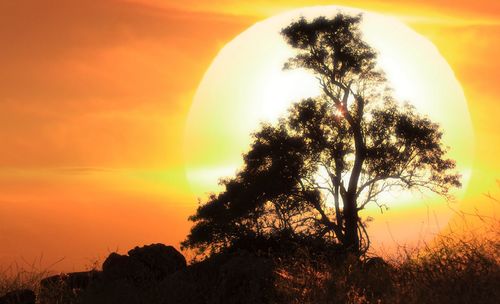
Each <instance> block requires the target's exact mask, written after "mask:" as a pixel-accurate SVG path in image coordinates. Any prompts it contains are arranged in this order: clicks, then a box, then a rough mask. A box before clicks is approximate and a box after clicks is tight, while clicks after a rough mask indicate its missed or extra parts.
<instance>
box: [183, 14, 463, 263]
mask: <svg viewBox="0 0 500 304" xmlns="http://www.w3.org/2000/svg"><path fill="white" fill-rule="evenodd" d="M360 21H361V15H357V16H351V15H345V14H341V13H339V14H337V15H336V16H335V17H334V18H332V19H327V18H325V17H319V18H316V19H314V20H313V21H311V22H309V21H307V20H305V19H303V18H302V19H300V20H298V21H296V22H293V23H291V24H290V25H289V26H287V27H286V28H284V29H283V30H282V32H281V33H282V35H283V37H284V39H285V40H286V42H287V43H288V44H289V45H290V46H292V47H293V48H294V49H295V50H296V51H297V55H296V56H295V57H293V58H290V59H289V60H288V62H287V63H286V64H285V68H286V69H292V68H303V69H306V70H309V71H311V72H312V73H313V74H314V75H315V76H316V78H317V79H318V81H319V84H320V87H321V89H322V94H321V95H320V96H319V97H317V98H308V99H305V100H302V101H301V102H299V103H297V104H295V105H293V106H292V107H291V109H290V110H289V112H288V115H287V116H286V117H284V118H282V119H281V120H280V121H279V122H278V123H277V124H276V125H269V124H264V125H263V126H262V127H261V129H260V130H258V131H257V132H256V133H255V134H253V143H252V145H251V148H250V150H249V152H248V153H246V154H245V155H244V167H243V168H242V169H241V170H240V171H239V172H238V173H237V174H236V176H235V177H233V178H230V179H226V180H224V181H222V183H223V185H224V186H225V190H224V191H223V192H221V193H219V194H212V195H211V196H210V197H209V199H208V201H207V202H206V203H205V204H204V205H201V206H200V207H199V208H198V210H197V212H196V214H195V215H193V216H191V217H190V220H191V221H193V222H195V225H194V226H193V227H192V229H191V232H190V234H189V235H188V237H187V239H186V240H185V241H184V242H183V246H184V247H188V248H197V249H199V250H202V251H204V250H207V249H209V250H211V251H212V252H217V251H219V250H221V249H224V248H228V247H231V246H236V244H238V242H239V241H240V240H242V239H245V238H248V237H251V238H253V239H255V238H258V237H267V238H268V239H269V238H272V237H277V236H284V235H286V236H288V237H292V238H295V239H301V240H304V239H308V240H322V241H324V242H330V243H333V244H338V245H339V246H340V247H341V248H343V250H346V251H350V252H353V253H355V254H360V253H363V252H364V251H366V250H367V248H368V247H369V237H368V235H367V233H366V229H365V224H364V223H363V222H362V220H361V218H360V217H359V215H358V213H359V211H360V210H362V209H363V208H364V207H365V206H366V205H367V204H368V203H370V202H372V203H376V204H378V205H379V206H383V204H382V203H383V202H379V200H378V198H379V194H381V193H382V192H384V191H388V190H397V189H428V190H430V191H433V192H435V193H438V194H440V195H443V196H445V197H448V196H449V193H448V190H449V189H450V188H451V187H459V186H460V181H459V178H460V176H459V175H458V174H457V173H455V172H454V171H453V169H454V168H455V162H454V161H453V160H450V159H447V158H446V156H445V154H446V148H445V147H444V146H443V144H442V143H441V137H442V133H441V131H440V130H439V126H438V125H437V124H435V123H433V122H432V121H430V120H429V119H428V118H426V117H425V116H422V115H420V114H418V113H417V112H416V111H415V109H414V108H413V107H411V106H410V105H400V104H398V103H397V102H396V101H395V100H394V98H393V96H392V91H391V90H390V89H389V87H388V84H387V81H386V79H385V77H384V74H383V72H382V71H380V70H379V69H378V68H377V66H376V63H377V62H376V52H375V51H374V50H373V49H372V48H371V47H370V46H369V45H368V44H367V43H365V42H364V41H363V40H362V36H361V32H360V30H359V24H360Z"/></svg>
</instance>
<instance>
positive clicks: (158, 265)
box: [102, 244, 186, 281]
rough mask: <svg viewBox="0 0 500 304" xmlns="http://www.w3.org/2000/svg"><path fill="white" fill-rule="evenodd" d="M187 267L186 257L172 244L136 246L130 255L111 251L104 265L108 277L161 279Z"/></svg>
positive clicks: (145, 279) (142, 279)
mask: <svg viewBox="0 0 500 304" xmlns="http://www.w3.org/2000/svg"><path fill="white" fill-rule="evenodd" d="M184 268H186V259H185V258H184V256H183V255H182V254H181V253H180V252H178V251H177V250H176V249H175V248H174V247H172V246H165V245H163V244H152V245H148V246H144V247H135V248H134V249H132V250H130V251H129V252H128V256H126V255H120V254H118V253H111V254H110V255H109V256H108V258H107V259H106V260H105V261H104V263H103V265H102V270H103V274H104V276H105V277H106V278H107V279H132V280H134V281H147V280H161V279H163V278H165V277H166V276H168V275H170V274H172V273H174V272H176V271H178V270H181V269H184Z"/></svg>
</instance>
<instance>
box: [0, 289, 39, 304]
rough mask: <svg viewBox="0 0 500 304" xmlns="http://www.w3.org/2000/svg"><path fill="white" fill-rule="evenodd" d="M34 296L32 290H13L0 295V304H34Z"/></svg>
mask: <svg viewBox="0 0 500 304" xmlns="http://www.w3.org/2000/svg"><path fill="white" fill-rule="evenodd" d="M35 301H36V296H35V293H34V292H33V290H29V289H20V290H14V291H11V292H9V293H7V294H6V295H4V296H3V297H0V304H35Z"/></svg>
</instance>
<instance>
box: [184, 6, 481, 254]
mask: <svg viewBox="0 0 500 304" xmlns="http://www.w3.org/2000/svg"><path fill="white" fill-rule="evenodd" d="M339 11H342V12H344V13H349V14H351V13H352V14H358V13H362V14H363V21H362V24H361V30H362V32H363V36H364V39H365V41H366V42H367V43H369V44H370V45H371V46H372V47H373V48H374V49H376V50H377V52H378V64H379V67H380V68H381V69H382V70H383V71H384V72H385V74H386V76H387V78H388V80H389V83H390V84H391V86H392V88H393V90H394V94H395V96H396V97H397V98H398V100H399V101H400V102H402V103H404V102H408V103H410V104H412V105H414V106H415V108H416V110H417V111H418V112H420V113H423V114H425V115H427V116H428V117H429V118H430V119H431V120H433V121H435V122H437V123H439V124H440V125H441V128H442V130H443V131H444V135H443V142H444V143H445V144H446V145H447V146H449V147H450V152H449V157H450V158H452V159H455V160H456V161H457V167H458V169H459V171H460V172H461V173H462V183H463V185H464V187H463V188H462V189H461V190H460V191H458V192H456V193H455V196H456V197H457V198H460V197H461V196H462V195H463V193H464V191H465V188H466V185H467V182H468V179H469V177H470V174H471V168H472V161H473V159H472V155H473V131H472V123H471V119H470V116H469V111H468V108H467V102H466V100H465V97H464V94H463V91H462V88H461V86H460V84H459V82H458V81H457V79H456V77H455V76H454V73H453V71H452V69H451V68H450V66H449V65H448V63H447V62H446V60H445V59H444V58H443V57H442V56H441V55H440V53H439V51H438V50H437V49H436V47H435V46H434V45H433V44H432V43H431V42H430V41H428V40H427V39H426V38H425V37H423V36H421V35H419V34H418V33H416V32H415V31H413V30H412V29H411V28H409V27H408V26H406V25H405V24H403V23H402V22H400V21H398V20H397V19H395V18H392V17H389V16H384V15H380V14H374V13H370V12H366V11H361V10H358V9H353V8H347V7H338V6H321V7H309V8H303V9H298V10H294V11H291V12H287V13H284V14H280V15H278V16H274V17H271V18H269V19H266V20H264V21H261V22H258V23H256V24H255V25H253V26H252V27H250V28H249V29H247V30H246V31H244V32H243V33H241V34H240V35H238V36H237V37H236V38H234V39H233V40H232V41H230V42H229V43H228V44H227V45H226V46H225V47H224V48H223V49H222V50H221V51H220V52H219V54H218V55H217V57H216V58H215V59H214V60H213V62H212V64H211V65H210V67H209V68H208V70H207V71H206V73H205V75H204V77H203V79H202V81H201V83H200V85H199V87H198V89H197V92H196V94H195V97H194V100H193V104H192V106H191V109H190V112H189V117H188V120H187V124H186V130H185V141H184V155H185V163H186V174H187V178H188V180H189V183H190V185H191V188H192V192H193V193H194V195H196V196H197V197H201V198H203V197H206V194H207V193H210V192H217V191H220V190H221V188H220V187H219V186H218V181H219V179H221V178H224V177H230V176H233V175H234V173H235V172H236V170H237V169H238V168H240V167H241V165H242V164H243V161H242V154H243V153H244V152H245V151H246V150H247V149H248V147H249V145H250V142H251V134H252V132H254V131H256V130H257V129H258V127H259V125H260V124H261V123H263V122H268V123H273V122H276V120H277V119H279V117H280V116H282V115H284V114H285V113H286V110H287V108H288V107H289V106H290V105H291V104H292V103H293V102H297V101H299V100H301V99H302V98H305V97H312V96H316V95H319V94H320V89H319V85H318V82H317V80H316V79H315V78H314V76H313V75H311V74H309V73H308V72H306V71H304V70H291V71H290V70H286V71H284V70H283V65H284V63H285V62H286V60H287V59H288V58H289V57H292V56H293V54H294V51H293V50H292V49H291V48H290V47H289V46H288V45H287V44H286V43H285V41H284V40H283V38H282V37H281V35H280V31H281V29H282V28H283V27H285V26H287V25H288V24H289V23H290V22H292V21H293V20H296V19H298V18H300V17H305V18H307V19H310V18H314V17H318V16H327V17H329V16H334V15H335V14H337V13H338V12H339ZM384 201H385V202H387V205H389V206H391V207H393V208H392V209H393V210H391V211H390V212H385V213H383V214H381V213H380V211H379V209H378V207H377V206H372V207H371V208H369V209H368V210H367V211H365V212H364V213H362V216H365V217H367V216H370V217H373V218H375V221H373V224H371V225H370V230H372V235H374V237H373V238H374V239H379V242H378V243H379V244H384V241H385V245H386V246H387V243H388V241H389V242H394V241H395V242H397V243H398V244H401V243H404V242H405V241H407V240H410V239H411V240H416V239H423V240H425V239H426V238H427V235H432V234H434V233H436V232H438V231H439V229H441V228H443V227H444V225H445V224H446V222H447V221H448V219H449V217H450V216H451V211H450V210H449V209H447V205H446V204H445V203H444V202H443V200H442V199H439V198H437V197H435V196H432V195H426V194H423V195H422V194H418V193H410V192H396V193H393V192H390V193H387V194H385V196H384ZM401 225H403V226H404V227H405V229H404V230H401V229H400V227H403V226H401Z"/></svg>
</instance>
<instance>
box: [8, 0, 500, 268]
mask: <svg viewBox="0 0 500 304" xmlns="http://www.w3.org/2000/svg"><path fill="white" fill-rule="evenodd" d="M267 2H268V1H228V0H227V1H216V2H214V1H210V2H208V1H194V0H189V1H182V2H181V1H160V0H151V1H148V0H137V1H103V0H85V1H83V0H82V1H76V0H75V1H62V0H61V1H55V0H50V1H48V0H44V1H40V0H16V1H1V2H0V15H1V16H0V45H1V48H0V67H1V68H0V147H1V149H0V244H1V246H0V268H2V267H5V266H6V265H9V264H10V263H12V262H13V261H18V262H19V263H21V264H22V263H24V262H22V261H23V260H24V261H26V262H29V263H32V262H33V261H35V260H36V259H37V258H38V259H40V258H41V259H42V264H43V267H46V266H47V265H50V264H51V263H54V262H56V261H58V260H59V259H61V258H64V260H63V261H62V262H59V263H58V264H57V265H56V266H53V267H52V268H54V269H65V270H69V269H81V268H82V267H83V266H84V265H86V264H90V263H91V261H93V260H95V259H102V258H103V257H105V256H106V255H107V253H109V252H110V251H112V250H116V249H119V250H122V251H123V250H127V249H129V248H130V247H133V246H135V245H141V244H145V243H151V242H164V243H170V244H174V245H176V246H178V243H179V241H180V240H181V239H183V238H184V236H185V235H186V233H187V232H188V229H189V225H190V224H189V223H188V222H187V220H186V218H187V216H188V215H189V214H191V213H193V212H194V210H195V208H196V204H197V203H196V198H195V197H193V196H192V195H191V193H190V192H189V188H188V185H187V182H186V179H185V175H184V167H183V166H184V163H183V157H182V140H183V137H182V136H183V130H184V123H185V119H186V117H187V114H188V111H189V106H190V103H191V100H192V97H193V95H194V92H195V90H196V88H197V85H198V83H199V81H200V80H201V78H202V76H203V73H204V71H205V70H206V68H207V67H208V66H209V64H210V62H211V60H212V59H213V58H214V56H215V55H216V54H217V52H218V50H220V48H221V47H222V46H223V45H224V44H225V43H227V42H228V41H230V40H231V39H232V38H233V37H234V36H236V35H237V34H238V33H240V32H241V31H243V30H244V29H246V28H248V27H249V26H251V25H252V24H253V23H254V22H256V21H258V20H261V19H264V18H266V17H268V16H271V15H272V14H275V13H279V12H281V11H284V10H287V9H290V8H294V7H300V6H308V5H314V4H332V2H327V1H316V2H312V1H298V0H297V1H273V2H272V3H273V4H268V3H267ZM411 3H412V1H382V0H380V1H339V2H336V3H335V4H342V5H352V6H356V7H360V8H365V9H369V10H373V11H376V12H380V13H384V14H390V15H396V16H398V17H399V18H401V20H403V21H405V22H407V23H408V24H409V25H410V26H411V27H413V28H414V29H415V30H416V31H417V32H419V33H421V34H423V35H424V36H426V37H427V38H429V39H430V40H431V41H432V42H434V43H435V44H436V46H437V47H438V49H439V50H440V52H441V53H442V55H443V56H444V57H445V58H446V59H447V60H448V62H449V63H450V65H451V66H452V68H453V69H454V71H455V73H456V76H457V78H458V80H459V81H460V82H461V83H462V86H463V88H464V91H465V94H466V97H467V99H468V102H469V108H470V112H471V117H472V121H473V124H474V131H475V137H476V142H475V147H476V158H475V164H474V173H473V176H472V179H471V184H470V188H469V191H468V192H467V195H466V198H465V203H464V205H465V207H464V208H470V206H478V205H479V203H480V202H483V201H484V196H483V195H482V194H483V193H486V192H488V191H492V192H495V191H497V189H498V188H497V185H496V183H495V180H496V179H497V178H500V174H498V172H500V164H499V162H498V155H500V145H499V139H500V135H499V128H498V125H499V124H498V117H500V107H499V106H498V102H499V100H500V87H499V85H498V83H499V81H500V72H499V71H500V61H498V60H496V56H497V54H498V53H499V51H500V4H499V3H498V2H497V1H493V0H491V1H486V0H479V1H447V0H441V1H432V0H426V1H419V3H420V4H419V5H418V6H415V5H413V4H411ZM450 115H453V112H452V110H450ZM497 192H498V191H497Z"/></svg>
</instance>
